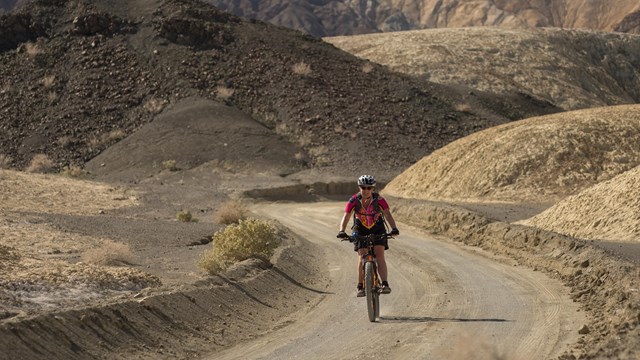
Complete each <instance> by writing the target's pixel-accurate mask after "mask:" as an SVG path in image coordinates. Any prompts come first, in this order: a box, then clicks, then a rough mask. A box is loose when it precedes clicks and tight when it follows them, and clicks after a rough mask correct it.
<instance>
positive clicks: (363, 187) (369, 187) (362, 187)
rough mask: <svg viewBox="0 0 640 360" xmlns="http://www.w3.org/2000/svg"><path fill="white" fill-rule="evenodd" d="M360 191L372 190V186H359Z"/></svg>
mask: <svg viewBox="0 0 640 360" xmlns="http://www.w3.org/2000/svg"><path fill="white" fill-rule="evenodd" d="M360 189H362V190H372V189H373V186H360Z"/></svg>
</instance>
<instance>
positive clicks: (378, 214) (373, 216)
mask: <svg viewBox="0 0 640 360" xmlns="http://www.w3.org/2000/svg"><path fill="white" fill-rule="evenodd" d="M358 195H359V194H355V195H353V196H352V197H351V198H350V199H349V202H347V206H345V208H344V212H346V213H347V214H348V213H351V212H352V211H354V209H356V206H357V205H358V204H360V206H358V207H357V208H358V209H359V211H357V213H356V214H355V216H356V219H357V220H359V221H360V223H361V224H362V226H364V227H366V228H367V229H371V228H372V227H373V226H374V225H376V223H377V222H379V221H381V220H382V211H381V210H386V209H388V208H389V204H388V203H387V200H385V199H384V198H383V197H382V196H380V195H377V196H378V207H379V209H374V203H375V201H371V202H370V203H369V205H368V207H367V208H366V209H365V208H364V206H363V205H362V202H361V200H360V199H358Z"/></svg>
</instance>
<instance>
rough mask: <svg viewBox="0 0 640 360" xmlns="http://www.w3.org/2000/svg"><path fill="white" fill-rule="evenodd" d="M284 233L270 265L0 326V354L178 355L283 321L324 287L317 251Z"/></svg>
mask: <svg viewBox="0 0 640 360" xmlns="http://www.w3.org/2000/svg"><path fill="white" fill-rule="evenodd" d="M283 236H286V241H285V245H284V246H283V247H281V248H280V249H279V250H278V251H277V253H276V254H275V255H274V256H273V258H272V264H273V265H272V264H267V263H265V262H263V261H260V260H247V261H245V262H243V263H240V264H238V265H237V266H235V267H233V268H232V269H231V270H229V271H228V272H227V273H225V274H224V275H223V276H216V277H212V278H210V279H208V280H203V281H201V282H200V283H196V284H194V285H189V286H184V287H182V288H179V289H173V290H169V289H162V288H156V289H145V290H143V291H142V292H140V293H139V294H138V295H136V296H134V297H133V298H129V299H115V300H114V301H113V302H112V303H111V304H105V305H102V306H98V307H88V308H82V307H78V308H73V309H71V310H66V311H60V312H55V313H50V314H45V315H41V316H35V317H32V318H29V319H20V321H5V322H3V323H2V324H0V359H3V360H4V359H7V360H9V359H11V360H20V359H25V360H26V359H29V360H32V359H52V358H57V359H61V358H65V359H89V358H91V359H94V358H100V357H102V356H104V355H105V354H109V355H108V357H109V358H110V359H119V358H123V359H124V358H133V357H136V358H142V359H186V358H189V357H191V356H193V355H194V354H202V353H203V352H208V351H215V350H216V349H218V348H222V347H228V346H230V345H233V344H235V343H237V342H239V341H243V340H247V339H251V338H254V337H256V336H259V335H261V334H264V333H268V332H269V331H272V330H274V329H277V328H279V327H282V326H284V325H286V324H287V323H288V322H289V321H290V320H288V316H289V315H291V314H293V313H295V312H297V311H299V310H302V309H304V308H305V307H308V306H313V305H314V304H315V303H316V302H317V301H319V300H318V299H319V298H318V297H319V295H320V294H322V289H324V288H325V286H326V279H325V278H324V276H319V269H320V265H319V264H318V263H317V259H316V258H314V257H313V256H311V255H312V254H313V253H314V252H315V251H317V249H314V248H313V245H311V244H310V243H309V242H307V241H306V240H301V239H298V238H295V237H293V236H292V235H291V234H286V235H285V234H284V233H283Z"/></svg>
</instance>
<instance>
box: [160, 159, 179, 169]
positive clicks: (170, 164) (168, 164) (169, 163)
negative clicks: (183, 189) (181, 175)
mask: <svg viewBox="0 0 640 360" xmlns="http://www.w3.org/2000/svg"><path fill="white" fill-rule="evenodd" d="M162 168H163V169H165V170H169V171H178V168H177V167H176V161H175V160H165V161H163V162H162Z"/></svg>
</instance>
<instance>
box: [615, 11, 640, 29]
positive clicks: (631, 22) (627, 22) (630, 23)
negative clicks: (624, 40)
mask: <svg viewBox="0 0 640 360" xmlns="http://www.w3.org/2000/svg"><path fill="white" fill-rule="evenodd" d="M614 30H615V31H620V32H626V33H632V34H640V10H638V11H636V12H633V13H631V14H629V15H627V16H625V17H624V19H622V21H621V22H620V24H618V25H617V26H616V27H615V29H614Z"/></svg>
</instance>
